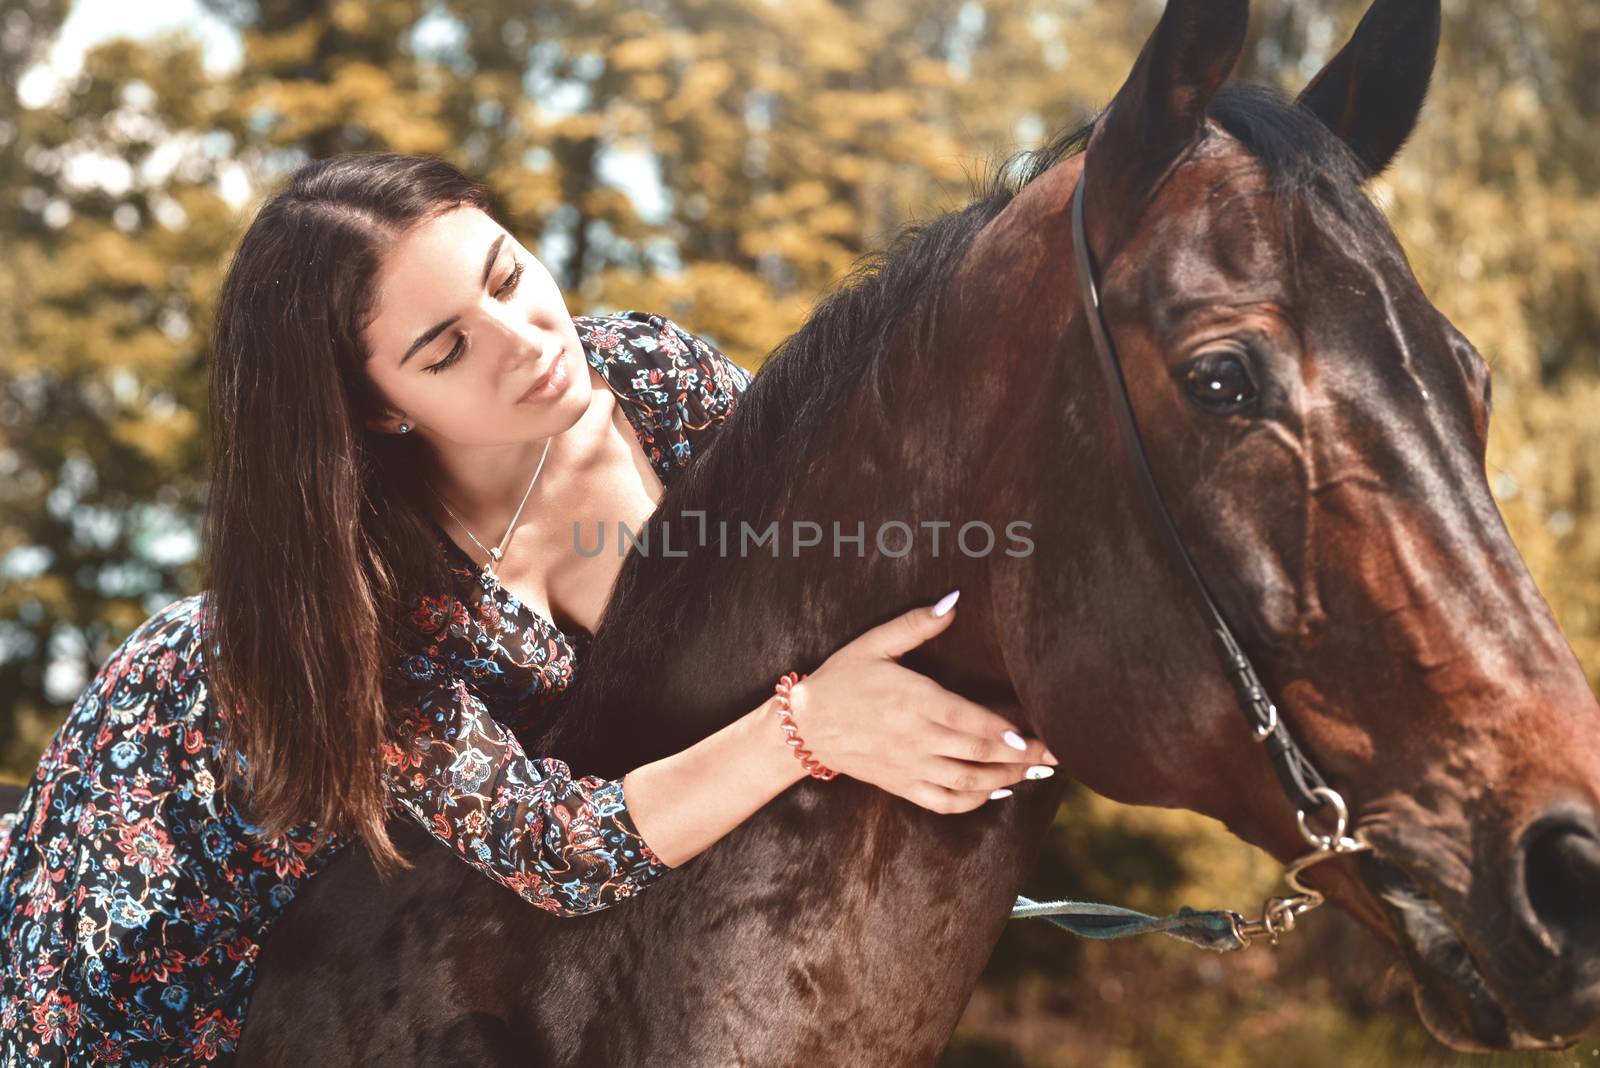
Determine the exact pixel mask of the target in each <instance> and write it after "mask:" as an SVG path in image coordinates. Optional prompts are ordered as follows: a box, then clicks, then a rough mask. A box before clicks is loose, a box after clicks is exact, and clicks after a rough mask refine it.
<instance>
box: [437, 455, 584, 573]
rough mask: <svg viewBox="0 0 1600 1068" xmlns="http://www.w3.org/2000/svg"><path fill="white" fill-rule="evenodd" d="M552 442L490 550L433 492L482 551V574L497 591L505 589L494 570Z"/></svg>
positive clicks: (442, 496)
mask: <svg viewBox="0 0 1600 1068" xmlns="http://www.w3.org/2000/svg"><path fill="white" fill-rule="evenodd" d="M553 440H555V439H554V437H549V438H546V439H545V441H544V452H542V453H540V454H539V466H538V467H535V468H534V469H533V477H532V478H531V479H529V480H528V488H527V489H525V490H523V491H522V502H521V503H520V504H518V505H517V510H516V512H515V513H514V514H513V515H512V516H511V522H510V523H509V524H507V525H506V532H505V534H503V535H501V537H500V541H499V544H497V545H495V547H494V548H492V549H491V548H489V547H488V546H487V545H485V544H484V543H483V542H481V541H479V540H478V536H477V535H476V534H474V533H473V532H472V528H471V527H469V526H467V525H466V524H465V523H462V522H461V517H460V516H458V515H456V513H455V510H454V509H453V508H451V507H450V505H449V504H448V503H447V502H446V501H445V499H444V495H443V494H441V493H440V492H439V491H438V490H434V491H433V495H434V496H435V497H437V498H438V499H439V503H440V504H441V505H443V506H444V510H445V511H446V512H449V513H450V518H451V519H454V520H455V521H456V522H457V523H460V524H461V529H462V530H464V531H466V532H467V537H469V538H471V539H472V544H474V545H476V546H477V547H478V548H479V549H481V550H482V551H483V553H484V555H486V556H488V557H489V562H488V563H487V564H485V565H484V568H483V573H484V574H485V575H488V576H489V579H490V580H491V581H492V582H493V583H494V586H495V589H497V590H503V589H505V587H504V586H502V585H501V584H500V576H499V575H497V574H495V570H494V569H495V567H496V566H497V565H498V564H499V563H500V559H501V557H503V556H504V555H505V550H506V545H507V544H508V543H509V542H510V541H511V534H512V532H513V531H515V530H516V529H517V520H518V519H520V518H522V508H523V505H525V504H527V503H528V495H529V494H531V493H532V492H533V484H534V483H535V482H537V481H539V472H540V471H543V470H544V458H545V457H546V456H549V455H550V442H551V441H553Z"/></svg>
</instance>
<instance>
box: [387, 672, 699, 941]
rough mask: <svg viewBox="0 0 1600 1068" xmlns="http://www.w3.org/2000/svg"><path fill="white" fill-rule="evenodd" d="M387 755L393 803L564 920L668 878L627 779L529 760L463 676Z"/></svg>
mask: <svg viewBox="0 0 1600 1068" xmlns="http://www.w3.org/2000/svg"><path fill="white" fill-rule="evenodd" d="M414 709H415V711H414V714H413V715H412V716H410V717H408V719H407V721H406V724H405V727H404V733H405V737H404V738H403V739H402V740H401V742H402V743H405V744H400V743H396V742H386V743H385V744H384V746H383V769H384V777H385V780H386V781H387V783H388V785H389V792H390V796H391V798H392V799H393V800H394V802H395V803H396V804H398V805H399V807H401V808H403V809H404V810H405V811H406V812H408V813H410V815H411V816H412V818H414V819H415V820H416V821H417V822H418V823H420V824H422V826H423V827H424V828H426V829H427V830H428V832H429V833H430V834H432V835H433V836H434V837H435V838H437V839H438V840H439V841H441V842H443V843H444V844H445V845H447V846H449V847H450V848H451V849H453V850H455V852H456V853H457V854H458V855H459V856H460V857H461V859H463V860H465V861H466V862H467V863H468V864H471V865H472V866H473V867H475V868H477V869H478V870H479V871H481V872H483V873H484V874H485V875H487V876H489V877H490V878H492V879H494V880H495V881H496V882H498V883H500V884H501V885H503V886H506V887H509V888H510V889H512V890H514V891H516V892H517V893H518V894H519V895H521V896H522V897H523V898H524V899H525V900H526V901H528V902H529V903H530V904H532V905H534V906H536V907H538V908H541V909H545V910H546V911H549V912H553V913H556V914H557V915H561V916H576V915H581V914H583V913H587V912H594V911H597V910H599V909H603V908H606V907H608V906H610V905H613V904H615V903H616V902H618V901H620V900H622V899H623V898H628V897H632V896H633V895H634V894H636V893H638V892H639V891H640V890H642V889H643V888H644V887H646V886H648V885H649V884H650V883H652V882H654V881H655V880H656V879H658V878H659V877H661V876H662V875H664V874H666V872H668V871H670V870H671V869H670V868H669V867H668V866H667V865H666V864H664V863H663V862H662V861H661V859H660V858H659V857H657V856H656V855H655V853H654V852H652V851H651V849H650V847H649V846H648V845H647V844H646V843H645V840H644V838H643V836H641V835H640V834H639V830H638V828H637V827H635V826H634V824H633V819H632V817H631V815H630V814H629V812H628V806H627V803H626V801H625V799H624V798H623V793H622V781H621V780H620V779H618V780H614V781H613V780H607V779H601V778H598V777H592V776H585V777H581V778H580V777H574V776H573V775H572V773H571V772H570V770H569V769H568V767H567V765H566V764H565V763H564V762H562V761H560V760H556V759H553V758H530V757H528V756H527V755H526V754H525V753H524V752H523V750H522V745H521V743H520V742H518V741H517V738H516V735H514V734H512V733H511V731H509V730H508V729H506V728H505V727H503V726H501V725H500V724H499V723H497V722H496V721H495V720H494V718H493V717H491V716H490V714H489V711H488V709H487V708H486V707H485V705H484V704H483V702H482V701H481V700H479V699H478V698H477V697H476V696H474V695H473V694H472V693H471V692H470V691H469V690H468V688H467V686H466V684H465V683H464V682H462V681H460V680H459V679H457V680H453V681H449V682H445V683H443V684H440V685H439V686H437V687H435V688H431V689H429V690H428V691H426V692H425V693H424V694H423V695H422V698H421V699H420V700H419V701H418V702H417V704H416V705H415V706H414Z"/></svg>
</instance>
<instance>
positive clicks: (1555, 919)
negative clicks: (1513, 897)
mask: <svg viewBox="0 0 1600 1068" xmlns="http://www.w3.org/2000/svg"><path fill="white" fill-rule="evenodd" d="M1523 843H1524V845H1523V848H1524V855H1523V865H1522V871H1523V879H1524V880H1525V884H1526V885H1525V890H1526V892H1527V897H1526V901H1527V903H1528V906H1529V908H1530V911H1531V912H1532V915H1531V916H1530V917H1529V919H1531V920H1532V922H1533V924H1534V925H1535V926H1536V927H1537V928H1538V929H1539V930H1541V931H1542V933H1543V934H1544V935H1545V936H1547V937H1548V938H1549V939H1550V940H1551V941H1552V942H1554V944H1555V947H1556V949H1557V952H1559V953H1560V954H1562V955H1563V956H1569V955H1578V954H1582V955H1589V954H1592V953H1595V952H1597V951H1600V820H1597V819H1596V816H1595V813H1594V812H1592V811H1585V810H1576V809H1571V808H1565V809H1562V810H1559V811H1555V812H1550V813H1547V814H1546V815H1545V816H1543V817H1541V818H1540V819H1538V820H1537V821H1535V822H1534V823H1533V824H1532V825H1531V826H1530V827H1529V828H1528V832H1527V834H1526V835H1525V836H1524V839H1523Z"/></svg>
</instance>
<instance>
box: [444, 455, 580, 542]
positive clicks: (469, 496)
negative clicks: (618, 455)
mask: <svg viewBox="0 0 1600 1068" xmlns="http://www.w3.org/2000/svg"><path fill="white" fill-rule="evenodd" d="M547 441H548V443H549V453H548V455H546V454H545V445H546V442H547ZM571 445H572V442H571V441H570V434H568V433H567V432H566V431H563V432H561V433H559V434H556V435H554V436H553V437H551V438H548V439H546V438H540V439H537V440H534V441H529V442H518V443H516V444H512V445H451V446H449V447H447V448H437V447H436V448H434V449H432V450H431V455H430V456H429V458H428V461H427V463H426V465H425V468H426V471H425V477H426V479H427V484H428V485H429V486H431V487H432V489H433V491H434V496H435V498H436V499H441V498H442V500H443V502H444V504H447V505H449V506H450V508H451V509H452V510H454V512H455V514H456V515H457V516H459V517H460V518H461V521H464V522H465V523H467V524H468V525H469V526H470V527H471V528H472V532H473V533H474V534H475V535H477V536H478V538H480V539H481V540H482V541H483V543H484V544H485V545H490V546H492V545H494V544H495V543H496V542H498V541H499V540H500V538H501V536H502V535H503V534H504V533H505V529H506V524H507V523H509V522H511V517H512V515H513V514H514V513H515V512H516V510H517V505H518V504H519V503H520V502H521V501H522V496H523V494H524V493H525V492H526V491H527V489H528V482H529V480H530V479H532V478H533V473H534V471H535V470H538V471H539V482H538V484H537V485H535V487H534V494H535V495H537V494H538V493H539V492H540V490H539V487H540V486H546V487H548V485H549V483H550V482H553V481H559V479H553V478H552V477H551V476H552V475H555V474H556V472H557V471H558V470H559V469H560V468H561V466H562V464H563V463H565V462H567V458H568V456H569V454H570V452H571V447H570V446H571ZM563 446H566V447H565V448H564V447H563ZM541 457H543V460H544V466H543V468H542V469H541V468H540V467H539V463H540V458H541ZM436 512H437V513H438V514H437V515H436V518H438V519H439V520H440V521H441V523H447V521H448V518H449V516H448V513H446V512H445V511H444V509H443V508H442V507H438V506H436ZM526 514H527V513H526V511H525V512H524V515H526Z"/></svg>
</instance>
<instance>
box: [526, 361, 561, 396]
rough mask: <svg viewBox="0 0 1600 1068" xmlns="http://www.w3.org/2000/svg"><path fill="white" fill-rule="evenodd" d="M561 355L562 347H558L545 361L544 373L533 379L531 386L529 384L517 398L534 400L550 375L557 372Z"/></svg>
mask: <svg viewBox="0 0 1600 1068" xmlns="http://www.w3.org/2000/svg"><path fill="white" fill-rule="evenodd" d="M561 357H562V351H561V350H560V349H557V350H556V354H555V355H554V356H552V357H550V358H549V359H547V360H545V361H544V363H545V367H544V373H543V374H542V375H540V376H539V377H538V378H536V379H534V380H533V384H532V385H531V386H529V387H528V388H527V389H525V390H523V393H522V396H520V397H518V398H517V400H518V401H527V400H532V399H533V395H534V394H535V393H537V392H539V390H541V389H543V388H544V387H545V384H546V383H548V382H549V381H550V376H551V375H552V374H554V373H555V370H556V364H557V363H559V362H560V361H561Z"/></svg>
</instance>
